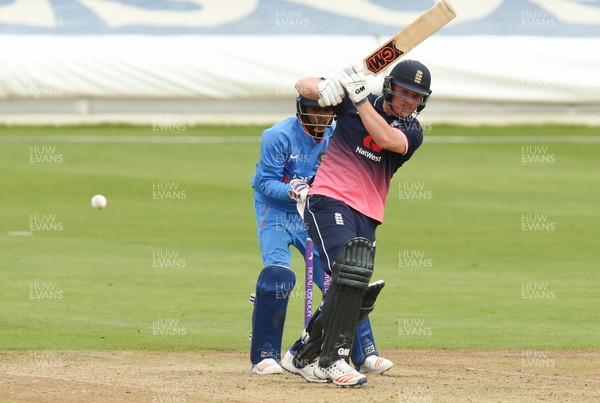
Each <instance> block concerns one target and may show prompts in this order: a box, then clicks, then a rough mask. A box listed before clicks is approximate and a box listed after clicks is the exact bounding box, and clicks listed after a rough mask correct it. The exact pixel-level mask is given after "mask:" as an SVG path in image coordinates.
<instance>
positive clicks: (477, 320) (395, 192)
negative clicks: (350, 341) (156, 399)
mask: <svg viewBox="0 0 600 403" xmlns="http://www.w3.org/2000/svg"><path fill="white" fill-rule="evenodd" d="M264 128H265V127H264V126H245V127H233V126H229V127H228V126H198V127H187V128H186V130H185V131H183V132H177V133H168V134H164V133H156V132H153V131H152V128H149V127H143V126H118V125H116V126H89V127H87V126H80V127H77V126H75V127H0V142H1V140H2V137H3V136H6V135H73V136H79V135H82V136H83V135H112V136H120V135H127V136H132V135H159V136H165V135H167V136H170V135H195V136H196V135H197V136H213V135H218V136H228V135H236V136H256V135H259V134H260V133H261V132H262V130H263V129H264ZM598 132H599V130H598V128H587V127H568V126H541V127H536V126H532V127H525V126H515V127H505V128H495V127H476V128H471V127H468V128H466V127H456V126H441V125H439V126H438V125H436V126H434V127H433V128H432V131H431V134H432V135H436V136H444V135H466V136H470V135H473V136H476V135H527V136H535V135H544V136H547V135H548V136H552V135H590V136H597V135H599V133H598ZM540 144H542V143H540ZM30 146H34V147H35V146H38V147H42V146H53V147H55V149H54V154H55V155H61V156H62V163H55V164H32V163H30ZM521 147H522V145H521V144H438V143H432V144H425V145H424V146H423V147H422V149H420V150H419V151H418V152H417V154H416V155H415V157H414V159H413V160H412V161H410V162H409V163H408V164H406V166H405V167H403V168H401V169H400V171H399V172H398V174H397V175H396V177H395V178H394V180H393V183H392V187H391V190H390V195H389V197H388V202H387V210H386V216H385V222H384V224H383V225H382V226H381V227H380V229H379V230H378V242H377V244H378V248H377V257H376V265H375V276H374V278H384V279H385V280H386V283H387V287H386V288H385V289H384V290H383V292H382V294H381V295H380V298H379V301H378V304H377V308H376V310H375V311H374V312H373V314H372V323H373V326H374V329H375V334H376V338H377V342H378V346H379V347H380V348H451V349H455V348H456V349H459V348H460V349H475V348H477V349H479V348H483V349H503V348H515V349H522V348H532V349H533V348H537V349H554V348H564V349H575V348H598V347H599V346H600V322H599V321H598V317H600V307H599V305H598V289H600V275H598V262H600V248H599V247H598V239H599V238H600V212H599V210H598V206H600V189H599V188H598V183H599V181H600V170H599V169H598V168H599V163H598V155H599V154H600V144H581V145H578V144H577V145H576V144H549V145H548V151H547V152H548V153H551V154H553V155H555V162H554V163H553V164H550V165H531V166H527V165H523V164H522V162H521V153H522V149H521ZM257 156H258V143H248V144H182V145H177V144H74V143H47V142H40V143H32V144H29V143H1V146H0V172H2V176H1V179H0V184H1V189H2V196H1V198H2V209H1V210H0V251H1V253H0V273H1V274H2V279H3V281H2V283H3V284H2V291H1V292H0V306H1V310H0V328H2V332H0V346H2V348H3V349H58V350H63V349H67V350H77V349H94V350H95V349H100V350H105V349H153V350H162V349H164V350H196V349H219V350H227V349H236V350H246V349H247V348H248V347H249V342H248V333H249V331H250V316H251V311H252V309H251V306H250V304H248V295H249V294H250V292H252V291H253V289H254V285H255V281H256V277H257V275H258V273H259V272H260V270H261V268H262V267H261V266H262V263H261V259H260V252H259V249H258V242H257V239H256V234H255V222H254V213H253V207H252V192H251V188H250V182H249V181H250V177H251V175H252V173H253V170H254V164H255V162H256V158H257ZM349 174H351V173H349ZM157 183H162V184H163V185H164V184H170V186H174V185H178V190H179V191H183V192H185V198H182V199H179V200H155V199H153V185H155V184H157ZM407 184H408V185H409V186H412V185H414V184H417V185H418V186H422V187H423V190H424V191H426V192H428V193H427V194H428V195H429V196H428V198H420V199H416V200H406V199H401V198H400V197H399V196H400V194H399V190H400V186H405V187H406V186H407ZM97 193H101V194H104V195H106V196H107V198H108V207H107V209H106V210H104V211H100V212H99V211H95V210H93V209H92V208H91V207H90V204H89V201H90V198H91V197H92V196H93V195H94V194H97ZM180 196H182V194H181V193H180ZM44 214H50V215H53V216H54V220H55V221H54V222H55V223H59V224H61V227H62V230H60V231H54V232H52V231H39V232H34V234H33V235H32V236H8V235H7V234H8V233H9V231H25V230H28V229H29V227H30V216H32V215H33V216H34V217H35V216H36V215H40V216H43V215H44ZM529 214H530V215H533V216H535V214H538V215H539V214H547V220H546V224H548V225H549V224H552V228H553V230H546V231H543V230H538V231H523V230H522V217H523V215H525V216H527V215H529ZM157 251H163V252H164V251H168V253H178V256H177V258H176V260H177V261H178V262H179V264H182V263H183V260H185V267H180V268H155V267H153V253H156V252H157ZM401 253H422V254H423V259H425V260H426V262H427V263H428V264H427V265H425V266H428V267H409V268H407V267H401V265H400V260H399V255H400V254H401ZM180 259H183V260H180ZM293 266H294V269H295V271H296V274H297V276H298V280H299V285H300V286H301V285H302V284H301V283H302V280H301V279H302V278H303V263H302V261H301V258H300V256H299V255H298V253H297V252H295V255H294V261H293ZM35 284H45V285H46V286H50V287H54V291H55V292H60V294H54V295H50V296H53V298H44V299H35V298H33V299H32V298H31V291H32V290H31V286H32V285H35ZM536 284H537V285H538V286H545V287H546V290H545V291H546V293H545V294H538V296H539V298H537V299H524V298H523V294H522V293H523V291H525V293H526V292H527V290H523V287H530V286H532V285H536ZM33 291H34V296H35V290H33ZM59 295H60V297H59ZM301 305H302V298H301V292H300V291H298V292H295V293H293V298H292V299H291V301H290V307H289V311H288V321H287V325H286V332H285V337H284V345H288V344H290V343H291V342H293V341H294V339H295V338H296V336H297V335H298V333H299V331H300V330H301V329H300V327H301V322H302V308H301ZM157 320H158V321H162V323H165V322H169V329H168V330H170V331H172V332H174V333H178V334H174V335H156V334H153V323H155V322H156V321H157ZM175 322H176V323H175ZM407 323H408V327H406V326H407V325H406V324H407ZM402 326H404V328H403V327H402ZM155 330H156V328H155ZM411 332H416V333H417V335H407V333H409V334H410V333H411ZM419 333H422V334H420V335H419Z"/></svg>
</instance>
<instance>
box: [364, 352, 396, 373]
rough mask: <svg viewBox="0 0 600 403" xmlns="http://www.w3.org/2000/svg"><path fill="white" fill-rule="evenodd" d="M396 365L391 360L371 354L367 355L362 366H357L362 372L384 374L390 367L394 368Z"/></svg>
mask: <svg viewBox="0 0 600 403" xmlns="http://www.w3.org/2000/svg"><path fill="white" fill-rule="evenodd" d="M393 365H394V363H393V362H391V361H390V360H388V359H386V358H383V357H378V356H376V355H370V356H368V357H367V359H366V360H365V362H364V363H363V364H362V365H361V366H360V368H356V369H357V370H358V371H359V372H360V373H361V374H375V375H378V374H383V373H384V372H385V371H387V370H388V369H390V368H392V366H393Z"/></svg>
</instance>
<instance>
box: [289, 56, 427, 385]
mask: <svg viewBox="0 0 600 403" xmlns="http://www.w3.org/2000/svg"><path fill="white" fill-rule="evenodd" d="M430 84H431V74H430V72H429V69H428V68H427V67H426V66H425V65H423V64H422V63H420V62H418V61H415V60H403V61H401V62H399V63H398V64H396V66H395V67H394V68H393V70H392V71H391V73H390V75H388V76H387V77H385V78H384V83H383V94H382V96H375V95H372V94H371V93H370V91H369V85H368V83H367V80H366V77H365V75H364V73H363V72H362V70H361V69H360V68H358V67H356V66H348V67H346V68H345V69H343V70H342V73H341V75H340V77H339V79H325V80H323V79H320V78H317V77H308V78H305V79H302V80H300V81H298V83H296V89H297V90H298V91H299V92H301V93H303V94H306V96H307V97H308V98H310V99H315V100H319V104H320V105H324V106H333V107H334V111H335V114H336V117H337V123H336V128H335V131H334V134H333V137H332V139H331V142H330V145H329V149H328V150H327V158H326V159H325V160H324V161H323V164H322V165H321V167H320V168H319V172H318V174H317V176H316V178H315V181H314V183H313V186H312V188H311V189H310V191H309V194H308V198H307V200H306V207H305V211H304V221H305V223H306V224H307V225H308V232H309V234H310V237H311V238H312V239H313V241H314V243H315V246H316V249H318V252H319V255H320V259H321V264H322V266H323V268H324V269H325V270H326V271H327V273H328V274H329V273H331V276H332V277H331V286H330V289H329V291H328V292H327V294H326V295H325V299H324V301H323V303H322V305H321V306H320V307H319V309H318V310H317V312H316V313H315V315H314V316H313V318H312V319H311V321H310V322H309V324H308V326H307V328H306V329H305V330H304V331H303V333H302V336H301V338H300V340H299V341H298V342H296V344H294V346H292V349H291V354H292V355H293V359H292V364H293V366H294V367H295V368H303V367H305V366H306V365H307V364H309V363H313V362H316V361H317V359H318V366H317V368H316V369H315V370H314V372H313V374H314V375H315V377H316V378H319V379H323V380H326V381H329V382H333V383H334V384H336V385H340V386H354V385H361V384H363V383H365V382H366V381H367V378H366V376H365V375H364V374H362V373H361V372H362V371H357V369H356V368H353V367H352V366H350V365H349V360H350V354H351V351H352V349H353V348H354V346H355V345H356V344H357V340H355V331H356V328H357V323H358V322H360V321H361V320H364V318H365V317H366V316H367V315H368V314H369V313H370V312H371V311H372V310H373V307H374V305H375V299H376V297H377V295H378V293H379V291H380V290H381V288H382V287H383V283H382V282H379V281H378V282H375V283H371V277H372V275H373V269H374V259H375V230H376V229H377V227H378V226H379V225H380V224H381V223H382V222H383V216H384V208H385V201H386V198H387V194H388V191H389V187H390V182H391V179H392V176H393V175H394V173H395V172H396V171H397V170H398V169H399V168H400V167H401V166H402V165H403V164H404V163H406V162H407V161H408V160H409V159H410V158H411V157H412V156H413V154H414V153H415V151H416V150H417V149H418V148H419V146H420V145H421V143H422V142H423V130H422V128H421V125H420V124H419V122H418V120H417V119H416V116H417V115H418V114H419V112H421V111H422V110H423V108H425V105H426V103H427V100H428V98H429V95H430V94H431V89H430ZM359 328H360V326H359ZM359 344H360V340H359Z"/></svg>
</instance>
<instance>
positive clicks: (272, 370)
mask: <svg viewBox="0 0 600 403" xmlns="http://www.w3.org/2000/svg"><path fill="white" fill-rule="evenodd" d="M251 371H252V373H253V374H258V375H271V374H281V373H283V370H282V369H281V367H280V366H279V364H277V361H275V360H274V359H272V358H265V359H264V360H262V361H261V362H259V363H258V364H256V365H253V366H252V370H251Z"/></svg>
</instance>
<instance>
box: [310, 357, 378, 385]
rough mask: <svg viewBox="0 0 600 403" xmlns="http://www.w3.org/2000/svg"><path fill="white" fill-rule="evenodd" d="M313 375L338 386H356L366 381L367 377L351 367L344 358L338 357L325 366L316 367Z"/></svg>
mask: <svg viewBox="0 0 600 403" xmlns="http://www.w3.org/2000/svg"><path fill="white" fill-rule="evenodd" d="M315 376H316V377H317V378H321V379H327V380H328V381H329V382H333V383H334V384H336V385H338V386H357V385H362V384H363V383H365V382H367V377H366V376H364V375H362V374H361V373H359V372H358V371H357V370H355V369H354V368H352V367H351V366H350V365H349V364H348V363H347V362H346V361H345V360H343V359H339V360H337V361H336V362H334V363H333V364H331V365H330V366H329V367H327V368H321V367H317V368H316V369H315Z"/></svg>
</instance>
